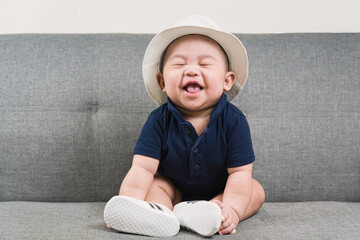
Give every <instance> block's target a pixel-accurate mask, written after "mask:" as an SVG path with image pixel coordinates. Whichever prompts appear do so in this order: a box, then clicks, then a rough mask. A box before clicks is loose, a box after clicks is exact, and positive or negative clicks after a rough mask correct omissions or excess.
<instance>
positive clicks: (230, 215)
mask: <svg viewBox="0 0 360 240" xmlns="http://www.w3.org/2000/svg"><path fill="white" fill-rule="evenodd" d="M212 202H214V203H216V204H217V205H219V207H220V208H221V212H222V222H221V226H220V229H219V235H224V234H235V233H236V227H237V225H238V223H239V217H238V215H237V214H236V212H235V211H234V210H233V209H232V208H231V207H229V206H227V205H224V204H223V203H222V202H220V201H219V200H212Z"/></svg>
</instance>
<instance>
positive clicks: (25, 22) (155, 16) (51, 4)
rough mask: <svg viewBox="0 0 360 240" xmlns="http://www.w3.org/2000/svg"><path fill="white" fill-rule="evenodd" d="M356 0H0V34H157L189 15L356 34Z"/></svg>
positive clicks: (244, 26) (240, 25)
mask: <svg viewBox="0 0 360 240" xmlns="http://www.w3.org/2000/svg"><path fill="white" fill-rule="evenodd" d="M359 9H360V1H359V0H217V1H213V0H0V34H1V33H118V32H127V33H156V32H159V31H160V30H162V29H163V28H165V27H168V26H171V25H172V24H174V23H175V22H176V21H177V20H179V19H181V18H182V17H185V16H187V15H190V14H193V13H201V14H205V15H207V16H209V17H210V18H212V19H213V20H215V22H217V23H218V24H219V25H220V26H221V27H222V28H223V29H224V30H227V31H230V32H234V33H285V32H360V10H359Z"/></svg>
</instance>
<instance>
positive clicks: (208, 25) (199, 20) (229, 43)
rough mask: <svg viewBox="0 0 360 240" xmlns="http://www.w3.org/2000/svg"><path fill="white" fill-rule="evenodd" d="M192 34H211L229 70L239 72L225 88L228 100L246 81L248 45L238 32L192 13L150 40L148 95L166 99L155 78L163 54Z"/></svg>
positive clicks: (159, 100)
mask: <svg viewBox="0 0 360 240" xmlns="http://www.w3.org/2000/svg"><path fill="white" fill-rule="evenodd" d="M189 34H199V35H205V36H207V37H210V38H211V39H213V40H215V41H216V42H217V43H219V44H220V45H221V47H222V48H223V49H224V51H225V53H226V54H227V57H228V59H229V70H230V71H232V72H234V73H235V75H236V79H235V83H234V85H233V86H232V88H231V90H230V91H228V92H225V94H226V95H227V97H228V101H231V100H232V99H233V98H234V97H235V96H236V95H237V94H238V93H239V92H240V91H241V89H242V88H243V87H244V85H245V83H246V79H247V76H248V58H247V54H246V49H245V47H244V45H243V44H242V43H241V41H240V40H239V39H238V38H237V37H236V36H235V35H233V34H231V33H229V32H225V31H223V30H221V28H220V27H219V26H218V25H217V24H216V23H215V22H214V21H213V20H211V19H210V18H208V17H206V16H203V15H198V14H196V15H190V16H188V17H186V18H184V19H182V20H180V21H179V22H177V23H176V24H175V25H174V26H173V27H170V28H168V29H165V30H163V31H161V32H160V33H158V34H157V35H155V37H154V38H153V39H152V40H151V41H150V43H149V45H148V47H147V49H146V51H145V55H144V59H143V64H142V73H143V78H144V83H145V87H146V91H147V92H148V94H149V96H150V97H151V98H152V99H153V100H154V102H155V103H157V104H159V105H161V104H163V103H165V102H166V100H167V95H166V93H164V92H162V90H161V88H160V86H159V85H158V83H157V80H156V74H157V73H159V72H160V64H161V59H162V56H163V54H164V52H165V50H166V48H167V47H168V45H169V44H170V43H172V42H173V41H174V40H176V39H177V38H179V37H182V36H185V35H189Z"/></svg>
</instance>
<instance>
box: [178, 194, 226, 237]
mask: <svg viewBox="0 0 360 240" xmlns="http://www.w3.org/2000/svg"><path fill="white" fill-rule="evenodd" d="M174 213H175V216H176V217H177V219H178V220H179V222H180V225H181V227H184V228H185V229H188V230H191V231H193V232H196V233H198V234H200V235H202V236H205V237H210V236H212V235H214V234H215V233H217V232H218V231H219V228H220V225H221V219H222V214H221V209H220V207H219V206H218V205H217V204H216V203H213V202H208V201H198V202H182V203H179V204H177V205H176V206H175V207H174Z"/></svg>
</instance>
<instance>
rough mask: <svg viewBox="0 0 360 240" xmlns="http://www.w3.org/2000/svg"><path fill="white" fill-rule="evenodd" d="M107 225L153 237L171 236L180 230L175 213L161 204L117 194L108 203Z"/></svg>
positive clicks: (105, 215) (122, 230)
mask: <svg viewBox="0 0 360 240" xmlns="http://www.w3.org/2000/svg"><path fill="white" fill-rule="evenodd" d="M104 220H105V223H106V224H107V226H109V227H111V228H113V229H115V230H118V231H120V232H127V233H133V234H139V235H146V236H152V237H170V236H174V235H176V234H177V233H178V232H179V228H180V226H179V221H178V220H177V219H176V217H175V215H174V213H173V212H172V211H171V210H170V209H168V208H167V207H165V206H163V205H161V204H155V203H149V202H145V201H141V200H138V199H135V198H131V197H126V196H115V197H113V198H111V199H110V201H109V202H108V203H107V204H106V206H105V210H104Z"/></svg>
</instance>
